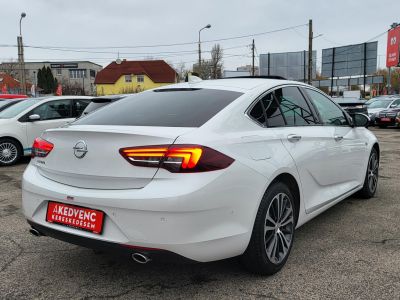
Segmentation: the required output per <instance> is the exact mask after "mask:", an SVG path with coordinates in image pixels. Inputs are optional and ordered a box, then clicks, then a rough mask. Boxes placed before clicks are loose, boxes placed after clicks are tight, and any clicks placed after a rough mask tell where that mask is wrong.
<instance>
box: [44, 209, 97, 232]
mask: <svg viewBox="0 0 400 300" xmlns="http://www.w3.org/2000/svg"><path fill="white" fill-rule="evenodd" d="M103 220H104V212H102V211H99V210H95V209H90V208H86V207H81V206H75V205H69V204H64V203H59V202H52V201H49V203H48V205H47V213H46V221H47V222H50V223H56V224H60V225H65V226H69V227H74V228H78V229H82V230H85V231H90V232H93V233H96V234H101V232H102V230H103Z"/></svg>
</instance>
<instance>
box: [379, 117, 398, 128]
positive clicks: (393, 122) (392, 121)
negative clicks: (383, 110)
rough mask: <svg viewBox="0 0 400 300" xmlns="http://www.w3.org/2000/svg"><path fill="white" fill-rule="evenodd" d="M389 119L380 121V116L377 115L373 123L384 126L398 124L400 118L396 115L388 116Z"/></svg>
mask: <svg viewBox="0 0 400 300" xmlns="http://www.w3.org/2000/svg"><path fill="white" fill-rule="evenodd" d="M389 118H390V121H382V118H380V117H377V118H376V119H375V123H376V124H377V125H385V126H400V118H398V117H389Z"/></svg>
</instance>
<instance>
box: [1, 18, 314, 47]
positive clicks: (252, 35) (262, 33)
mask: <svg viewBox="0 0 400 300" xmlns="http://www.w3.org/2000/svg"><path fill="white" fill-rule="evenodd" d="M303 26H308V24H300V25H295V26H289V27H284V28H279V29H274V30H269V31H264V32H258V33H251V34H245V35H238V36H231V37H226V38H219V39H212V40H205V41H202V43H213V42H221V41H228V40H235V39H242V38H247V37H255V36H260V35H266V34H272V33H277V32H282V31H286V30H292V29H295V28H299V27H303ZM197 43H198V41H195V42H182V43H171V44H157V45H156V44H153V45H137V46H94V47H83V46H80V47H70V46H40V45H29V47H31V48H33V47H35V48H40V49H49V48H51V49H66V50H68V49H70V50H83V49H138V48H158V47H173V46H184V45H195V44H197ZM10 46H13V45H0V47H10ZM14 46H15V45H14ZM25 47H27V46H25ZM112 53H115V52H112Z"/></svg>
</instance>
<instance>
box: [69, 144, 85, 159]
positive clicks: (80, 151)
mask: <svg viewBox="0 0 400 300" xmlns="http://www.w3.org/2000/svg"><path fill="white" fill-rule="evenodd" d="M72 149H74V155H75V157H76V158H84V157H85V155H86V153H87V152H88V149H87V145H86V143H85V141H79V142H77V143H76V144H75V146H74V147H73V148H72Z"/></svg>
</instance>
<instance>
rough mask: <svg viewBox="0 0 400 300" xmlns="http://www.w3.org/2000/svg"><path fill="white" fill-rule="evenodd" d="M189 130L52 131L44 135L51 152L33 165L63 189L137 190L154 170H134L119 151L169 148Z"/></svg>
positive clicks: (100, 128)
mask: <svg viewBox="0 0 400 300" xmlns="http://www.w3.org/2000/svg"><path fill="white" fill-rule="evenodd" d="M191 129H193V128H182V127H134V126H98V125H97V126H93V125H80V126H70V127H68V128H59V129H53V130H49V131H47V132H45V133H44V135H43V138H44V139H46V140H47V141H49V142H51V143H53V144H54V148H53V150H52V151H51V153H50V154H49V155H48V156H47V157H45V158H44V159H41V158H36V159H35V161H36V165H37V166H38V168H39V172H40V174H41V175H43V176H44V177H46V178H48V179H51V180H53V181H56V182H60V183H63V184H66V185H70V186H75V187H80V188H89V189H90V188H92V189H139V188H143V187H144V186H146V185H147V184H148V183H149V182H150V181H151V180H152V178H153V177H154V175H155V174H156V172H157V168H144V167H137V166H133V165H131V164H129V163H128V162H127V161H126V160H125V159H124V158H123V157H122V156H121V155H120V153H119V149H121V148H124V147H136V146H147V145H165V144H166V145H170V144H173V143H174V141H175V140H176V138H177V137H178V136H179V135H181V134H183V133H185V132H188V131H189V130H191ZM74 148H75V149H74ZM85 151H87V152H85Z"/></svg>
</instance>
